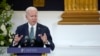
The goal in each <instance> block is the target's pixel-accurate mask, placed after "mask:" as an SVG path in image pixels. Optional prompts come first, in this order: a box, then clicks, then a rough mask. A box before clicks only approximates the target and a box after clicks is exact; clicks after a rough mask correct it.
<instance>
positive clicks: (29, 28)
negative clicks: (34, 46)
mask: <svg viewBox="0 0 100 56" xmlns="http://www.w3.org/2000/svg"><path fill="white" fill-rule="evenodd" d="M31 27H33V30H34V37H35V35H36V28H37V23H36V24H35V25H33V26H31V25H30V24H29V23H28V31H29V33H30V32H31Z"/></svg>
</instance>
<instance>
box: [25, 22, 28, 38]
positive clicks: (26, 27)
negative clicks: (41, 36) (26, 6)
mask: <svg viewBox="0 0 100 56" xmlns="http://www.w3.org/2000/svg"><path fill="white" fill-rule="evenodd" d="M25 35H27V36H29V31H28V23H26V25H25Z"/></svg>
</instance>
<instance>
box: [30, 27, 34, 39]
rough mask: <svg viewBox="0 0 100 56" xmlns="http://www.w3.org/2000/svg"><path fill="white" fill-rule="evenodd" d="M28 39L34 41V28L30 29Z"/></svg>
mask: <svg viewBox="0 0 100 56" xmlns="http://www.w3.org/2000/svg"><path fill="white" fill-rule="evenodd" d="M29 37H30V39H31V40H32V39H34V28H33V27H31V30H30V34H29Z"/></svg>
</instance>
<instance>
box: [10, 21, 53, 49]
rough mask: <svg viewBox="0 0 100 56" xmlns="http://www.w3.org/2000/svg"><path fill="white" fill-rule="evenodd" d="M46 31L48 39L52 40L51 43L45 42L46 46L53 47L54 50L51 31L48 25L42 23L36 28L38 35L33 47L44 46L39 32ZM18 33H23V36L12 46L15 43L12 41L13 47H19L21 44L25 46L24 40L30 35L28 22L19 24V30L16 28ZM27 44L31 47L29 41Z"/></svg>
mask: <svg viewBox="0 0 100 56" xmlns="http://www.w3.org/2000/svg"><path fill="white" fill-rule="evenodd" d="M44 33H46V35H47V39H48V41H49V42H50V44H45V45H46V47H49V48H51V50H54V48H55V45H54V43H53V41H52V37H51V35H50V31H49V29H48V27H46V26H44V25H42V24H39V23H37V29H36V35H35V37H36V39H35V42H34V45H33V47H43V46H44V44H43V41H42V40H41V38H40V37H39V36H38V35H39V34H44ZM16 34H19V35H23V37H22V39H21V40H20V42H19V43H18V44H17V45H15V46H12V45H13V43H12V44H11V47H18V46H19V45H21V47H25V46H24V44H23V43H24V41H25V40H24V39H25V36H29V31H28V23H25V24H23V25H20V26H18V27H17V30H16ZM27 46H28V47H30V44H29V43H28V45H27Z"/></svg>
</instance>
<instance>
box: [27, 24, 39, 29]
mask: <svg viewBox="0 0 100 56" xmlns="http://www.w3.org/2000/svg"><path fill="white" fill-rule="evenodd" d="M28 26H29V28H31V27H34V28H36V26H37V23H36V24H35V25H33V26H31V25H30V23H28Z"/></svg>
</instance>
